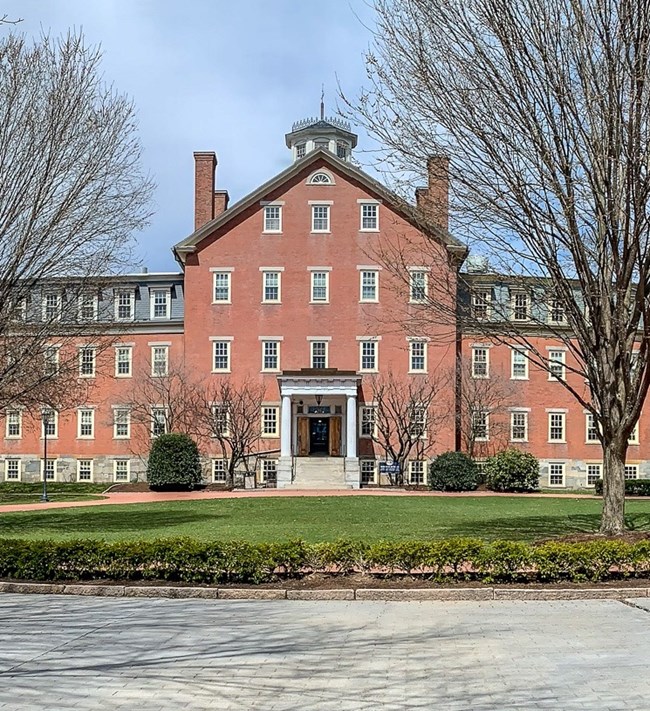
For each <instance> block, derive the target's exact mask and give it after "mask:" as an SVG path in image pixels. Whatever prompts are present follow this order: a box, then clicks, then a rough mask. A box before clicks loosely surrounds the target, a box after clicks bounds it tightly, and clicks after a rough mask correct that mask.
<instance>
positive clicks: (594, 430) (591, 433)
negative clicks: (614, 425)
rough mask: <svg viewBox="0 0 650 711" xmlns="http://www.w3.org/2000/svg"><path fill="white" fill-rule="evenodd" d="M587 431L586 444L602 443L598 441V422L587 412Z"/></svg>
mask: <svg viewBox="0 0 650 711" xmlns="http://www.w3.org/2000/svg"><path fill="white" fill-rule="evenodd" d="M585 429H586V435H585V441H586V442H600V440H599V439H598V427H597V425H596V420H595V418H594V416H593V414H592V413H591V412H587V413H586V415H585Z"/></svg>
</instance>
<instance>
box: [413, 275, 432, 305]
mask: <svg viewBox="0 0 650 711" xmlns="http://www.w3.org/2000/svg"><path fill="white" fill-rule="evenodd" d="M427 276H428V275H427V273H426V272H425V271H419V270H411V271H410V272H409V284H410V287H409V301H410V302H411V303H412V304H421V303H422V302H423V301H426V298H427Z"/></svg>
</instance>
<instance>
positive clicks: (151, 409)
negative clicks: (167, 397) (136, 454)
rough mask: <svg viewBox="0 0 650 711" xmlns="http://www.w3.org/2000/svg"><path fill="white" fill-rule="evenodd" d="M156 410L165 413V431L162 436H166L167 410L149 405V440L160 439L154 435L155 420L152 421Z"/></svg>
mask: <svg viewBox="0 0 650 711" xmlns="http://www.w3.org/2000/svg"><path fill="white" fill-rule="evenodd" d="M156 410H162V411H163V412H164V413H165V431H164V432H163V434H167V415H168V414H169V408H167V407H164V406H163V405H151V407H150V408H149V414H150V418H151V428H150V430H149V434H150V436H151V439H155V438H156V437H160V435H157V434H154V423H155V420H154V416H153V413H154V411H156Z"/></svg>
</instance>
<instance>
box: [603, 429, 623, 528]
mask: <svg viewBox="0 0 650 711" xmlns="http://www.w3.org/2000/svg"><path fill="white" fill-rule="evenodd" d="M626 451H627V446H626V445H624V446H622V447H621V446H620V445H618V444H616V443H614V442H609V443H605V442H603V465H604V472H603V513H602V518H601V523H600V532H601V533H603V534H605V535H606V536H612V535H615V534H618V533H622V532H623V531H624V530H625V454H626Z"/></svg>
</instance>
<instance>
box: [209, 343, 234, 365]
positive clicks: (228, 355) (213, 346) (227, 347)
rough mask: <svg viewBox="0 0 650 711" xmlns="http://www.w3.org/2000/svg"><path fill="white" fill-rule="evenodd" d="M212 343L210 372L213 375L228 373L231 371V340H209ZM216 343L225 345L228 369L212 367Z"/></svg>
mask: <svg viewBox="0 0 650 711" xmlns="http://www.w3.org/2000/svg"><path fill="white" fill-rule="evenodd" d="M210 340H211V341H212V372H213V373H230V372H231V370H232V338H214V339H210ZM217 343H225V344H226V354H227V358H228V367H227V368H215V367H214V359H215V355H216V354H215V349H216V344H217Z"/></svg>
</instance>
